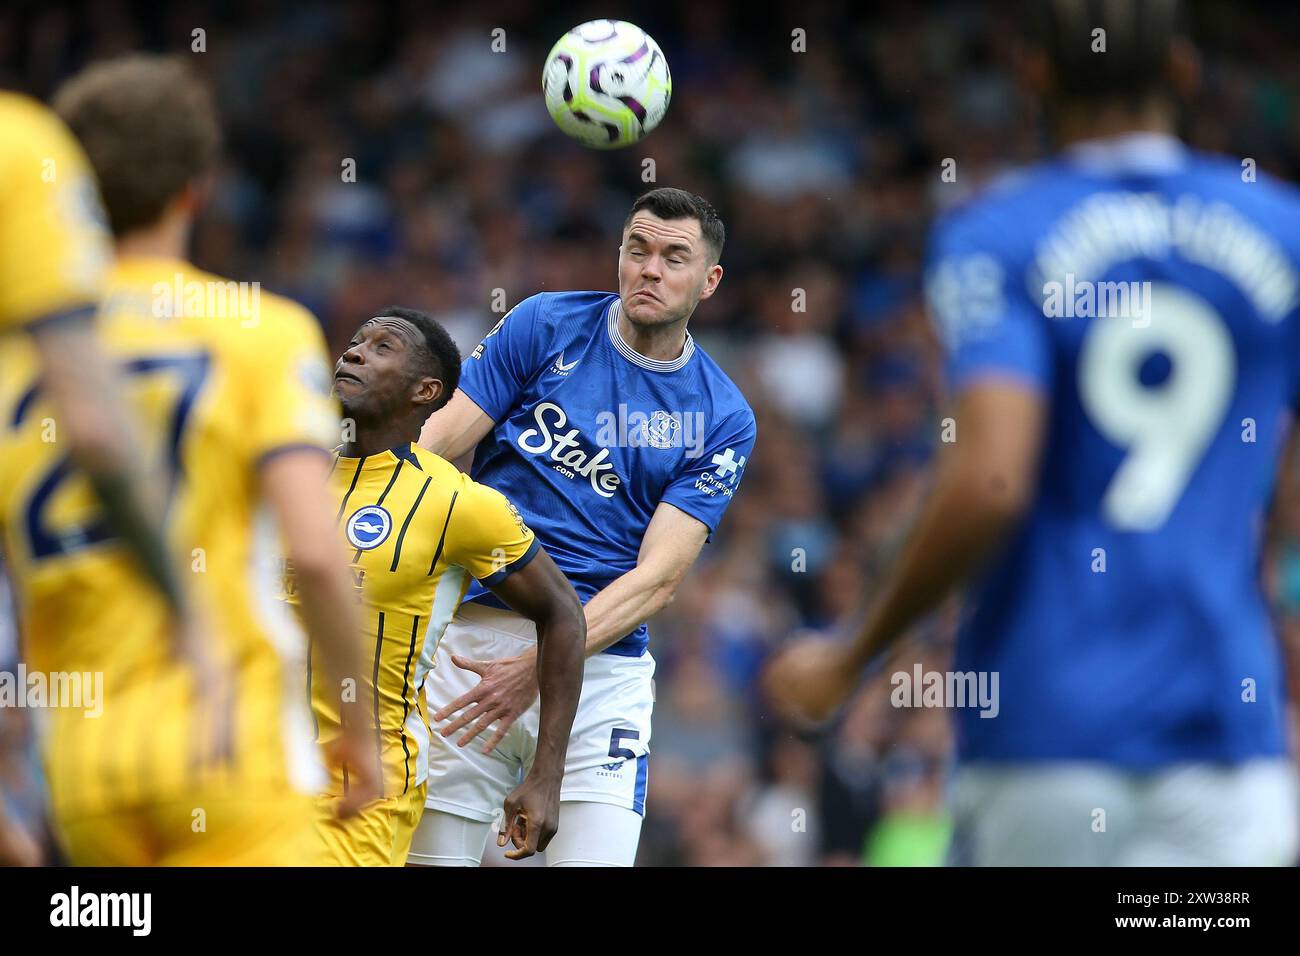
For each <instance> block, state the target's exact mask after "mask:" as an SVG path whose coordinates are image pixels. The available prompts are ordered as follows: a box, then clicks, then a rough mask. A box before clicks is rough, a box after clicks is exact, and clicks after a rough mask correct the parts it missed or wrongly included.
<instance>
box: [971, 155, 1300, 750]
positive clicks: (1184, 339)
mask: <svg viewBox="0 0 1300 956" xmlns="http://www.w3.org/2000/svg"><path fill="white" fill-rule="evenodd" d="M1291 203H1292V201H1291V200H1290V199H1289V198H1287V199H1285V201H1283V197H1282V196H1281V195H1278V194H1275V193H1274V192H1273V187H1271V186H1269V185H1267V184H1264V183H1254V182H1243V180H1242V177H1241V169H1240V167H1235V166H1231V165H1228V164H1227V163H1225V162H1223V161H1220V160H1217V159H1213V158H1208V157H1199V156H1196V155H1195V154H1191V153H1184V154H1183V155H1181V156H1170V157H1169V162H1168V163H1167V164H1162V163H1156V164H1155V165H1154V167H1152V168H1143V164H1142V163H1140V162H1139V163H1137V164H1136V168H1134V167H1133V166H1130V165H1128V164H1124V163H1120V164H1119V165H1118V168H1114V169H1105V168H1094V167H1092V166H1090V165H1088V164H1083V165H1082V166H1081V165H1076V164H1074V163H1069V164H1057V165H1055V166H1054V167H1052V168H1051V169H1050V170H1049V172H1048V174H1046V175H1043V176H1042V178H1041V179H1040V185H1039V186H1038V187H1037V188H1034V189H1026V190H1022V191H1021V193H1020V195H1019V198H1018V200H1016V201H1015V202H1012V203H1009V204H1008V205H1007V206H1005V207H1004V208H1003V209H1001V210H1000V214H1001V215H1002V216H1004V218H1005V220H1006V222H1007V226H1008V228H1007V235H1008V237H1009V243H1011V244H1013V245H1014V246H1015V251H1014V252H1011V251H1009V254H1008V255H1007V256H1006V257H1005V259H1004V260H1003V263H1004V265H1007V266H1008V267H1010V268H1012V269H1013V270H1015V272H1014V274H1013V276H1012V282H1011V285H1012V286H1013V287H1016V286H1017V285H1019V287H1020V288H1023V290H1024V291H1023V295H1024V296H1025V301H1026V302H1027V303H1028V305H1027V306H1026V308H1027V310H1028V311H1030V312H1032V313H1034V314H1035V317H1036V320H1037V321H1040V322H1041V323H1042V324H1043V326H1044V328H1045V330H1046V336H1045V341H1046V343H1047V347H1048V349H1049V352H1050V355H1049V356H1048V359H1049V361H1050V368H1051V379H1052V383H1053V385H1052V390H1051V394H1050V410H1049V422H1048V430H1047V435H1046V445H1045V448H1044V451H1043V459H1042V472H1041V480H1040V485H1039V488H1040V491H1039V497H1038V500H1037V502H1036V504H1035V506H1034V508H1033V511H1032V513H1031V515H1030V517H1029V519H1028V520H1027V521H1026V522H1025V523H1024V525H1023V526H1022V528H1021V530H1020V532H1019V533H1018V535H1017V536H1016V538H1015V540H1014V541H1013V543H1012V545H1011V547H1010V548H1009V550H1008V552H1007V555H1006V556H1005V558H1004V559H1003V560H1002V561H1001V562H1000V563H999V564H998V565H997V566H996V568H995V570H994V572H993V573H992V575H991V576H990V578H989V580H988V582H987V583H986V585H985V588H984V590H983V591H982V593H981V595H980V597H979V599H978V601H977V605H978V606H977V609H976V611H975V617H974V619H973V620H972V621H971V622H970V624H969V625H968V628H967V633H966V639H965V640H964V641H963V644H962V647H961V651H960V653H959V660H958V667H959V668H963V667H967V666H970V667H973V668H977V669H988V670H998V671H999V672H1000V673H1001V675H1002V686H1003V689H1004V701H1005V705H1004V707H1003V711H1002V714H1001V717H1000V720H998V721H989V720H980V719H976V716H975V715H973V714H963V715H962V716H963V726H964V729H965V730H966V732H967V736H968V737H969V738H970V739H972V740H974V741H975V742H976V747H975V748H974V749H975V750H976V751H977V752H981V753H983V754H985V755H988V756H997V755H999V754H1001V755H1003V756H1022V757H1023V756H1025V755H1033V754H1034V752H1035V748H1037V747H1038V746H1039V738H1040V737H1041V735H1037V734H1035V732H1034V731H1033V730H1032V727H1033V726H1034V725H1035V724H1041V723H1042V722H1043V721H1042V718H1043V715H1044V714H1051V715H1053V718H1052V721H1051V722H1053V723H1054V727H1055V729H1054V732H1053V735H1052V739H1053V741H1061V740H1065V741H1069V744H1068V746H1069V747H1071V748H1073V750H1074V752H1075V753H1076V755H1080V756H1081V755H1087V754H1092V755H1096V756H1104V757H1107V758H1109V759H1117V760H1120V761H1121V762H1126V763H1132V764H1135V765H1147V764H1152V763H1159V762H1161V761H1162V760H1165V759H1172V758H1173V757H1175V756H1178V755H1182V756H1185V757H1188V758H1191V757H1196V756H1204V757H1212V758H1214V759H1230V758H1234V757H1236V756H1239V755H1243V754H1246V753H1252V752H1261V751H1268V752H1271V751H1273V750H1276V749H1278V748H1279V747H1280V731H1279V729H1278V726H1279V721H1278V708H1279V707H1280V699H1281V694H1282V688H1281V686H1280V683H1281V677H1280V672H1279V670H1278V667H1277V661H1276V655H1275V648H1274V646H1273V641H1272V639H1271V635H1270V634H1269V625H1268V621H1267V616H1266V612H1265V609H1264V604H1263V600H1262V596H1261V594H1260V590H1259V586H1258V581H1257V569H1258V545H1259V538H1260V530H1261V529H1260V522H1261V520H1262V518H1263V512H1264V508H1265V506H1266V504H1267V501H1268V496H1269V493H1270V489H1271V485H1272V480H1273V475H1274V471H1275V468H1276V462H1277V457H1278V450H1279V446H1280V443H1281V441H1282V440H1283V438H1284V437H1285V436H1284V435H1283V433H1282V429H1283V427H1284V425H1285V424H1286V423H1287V421H1288V420H1289V419H1288V416H1287V414H1286V412H1287V409H1288V407H1289V406H1290V403H1291V401H1292V399H1293V396H1294V394H1295V386H1296V374H1295V370H1296V368H1297V363H1296V356H1297V354H1298V353H1297V350H1296V344H1297V343H1296V331H1297V330H1296V328H1295V319H1294V315H1293V312H1294V310H1295V307H1296V304H1297V301H1300V274H1298V273H1297V270H1296V266H1295V263H1294V262H1293V261H1292V259H1291V256H1292V255H1293V254H1294V247H1293V246H1292V245H1291V243H1290V240H1289V239H1288V238H1287V236H1288V235H1289V233H1290V232H1291V231H1292V226H1291V225H1290V224H1289V223H1287V222H1285V221H1284V219H1283V218H1282V217H1284V216H1285V215H1288V213H1287V212H1286V210H1288V209H1290V211H1291V213H1294V212H1295V207H1294V206H1293V205H1291ZM1017 280H1019V281H1017ZM1013 294H1014V293H1013ZM1155 671H1161V672H1163V673H1164V676H1165V678H1167V679H1162V680H1160V681H1156V682H1154V683H1153V682H1151V675H1152V674H1153V673H1154V672H1155ZM1174 672H1178V673H1179V674H1180V676H1179V678H1178V679H1174V678H1173V674H1174ZM1247 680H1248V681H1250V682H1252V685H1253V686H1257V687H1258V691H1257V693H1258V694H1259V695H1260V696H1258V697H1257V698H1254V699H1253V700H1252V703H1254V704H1255V705H1254V706H1253V709H1252V708H1250V707H1247V706H1246V705H1245V704H1243V697H1242V695H1243V686H1244V685H1243V681H1247ZM1008 687H1012V688H1014V692H1012V693H1007V692H1006V690H1007V688H1008ZM1117 701H1128V704H1127V705H1126V706H1124V707H1119V706H1116V702H1117ZM1255 701H1258V703H1255ZM967 718H969V719H967ZM1058 720H1059V722H1057V721H1058ZM993 724H998V725H999V726H998V728H997V729H996V730H995V729H993V728H992V725H993ZM1017 727H1020V728H1021V730H1019V731H1017V730H1016V728H1017ZM1134 727H1143V728H1146V729H1147V731H1146V732H1140V733H1133V732H1132V730H1133V728H1134ZM1017 736H1020V737H1021V740H1020V741H1019V742H1017V741H1016V737H1017ZM1041 740H1042V741H1046V740H1047V738H1046V737H1042V738H1041ZM1117 741H1129V743H1128V744H1126V745H1123V746H1120V745H1119V744H1117V743H1116V742H1117ZM1002 748H1005V749H1002Z"/></svg>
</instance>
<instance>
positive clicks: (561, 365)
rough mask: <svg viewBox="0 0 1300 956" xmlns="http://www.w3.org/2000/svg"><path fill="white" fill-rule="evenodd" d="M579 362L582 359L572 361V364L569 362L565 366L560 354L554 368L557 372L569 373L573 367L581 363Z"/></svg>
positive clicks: (562, 355) (562, 354)
mask: <svg viewBox="0 0 1300 956" xmlns="http://www.w3.org/2000/svg"><path fill="white" fill-rule="evenodd" d="M581 361H582V359H574V360H573V361H572V362H570V363H569V364H568V365H565V364H564V353H563V352H561V353H560V357H559V358H557V359H556V360H555V368H556V370H557V371H560V372H569V371H572V370H573V368H574V367H575V366H576V365H577V364H578V363H579V362H581Z"/></svg>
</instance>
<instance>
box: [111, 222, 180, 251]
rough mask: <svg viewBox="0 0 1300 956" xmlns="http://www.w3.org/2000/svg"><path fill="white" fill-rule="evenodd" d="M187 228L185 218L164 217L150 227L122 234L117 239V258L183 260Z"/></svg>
mask: <svg viewBox="0 0 1300 956" xmlns="http://www.w3.org/2000/svg"><path fill="white" fill-rule="evenodd" d="M189 226H190V224H189V220H188V219H187V218H186V217H183V216H179V215H164V216H163V217H162V218H161V219H159V220H158V221H157V222H156V223H154V224H153V225H151V226H145V227H143V228H141V229H133V230H131V231H130V232H127V233H124V234H123V235H121V236H118V237H117V243H116V247H117V255H118V258H121V259H184V258H185V247H186V245H187V243H188V240H189Z"/></svg>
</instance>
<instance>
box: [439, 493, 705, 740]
mask: <svg viewBox="0 0 1300 956" xmlns="http://www.w3.org/2000/svg"><path fill="white" fill-rule="evenodd" d="M708 535H709V529H708V528H707V527H705V525H704V524H703V523H702V522H700V521H698V520H697V519H695V518H693V517H691V516H690V515H688V514H687V513H686V512H684V511H682V510H681V509H680V508H676V507H674V506H673V505H670V504H668V503H666V502H664V503H661V504H660V505H659V507H658V508H657V509H655V513H654V517H652V518H651V519H650V524H649V525H648V526H647V527H646V533H645V537H644V538H643V539H642V541H641V550H640V553H639V555H638V559H637V566H636V567H635V568H633V569H632V570H631V571H629V572H627V573H626V574H624V575H622V576H621V577H619V578H616V579H615V580H614V581H613V582H611V583H610V585H609V586H608V587H606V588H605V589H604V590H602V591H600V592H599V593H598V594H596V595H595V596H594V597H593V598H592V599H591V600H590V601H588V602H587V605H586V608H585V614H586V628H587V630H586V634H587V637H586V649H585V654H586V656H587V657H590V656H592V655H593V654H599V653H600V652H601V651H603V650H604V649H605V648H607V647H609V646H610V645H612V644H614V643H615V642H616V641H618V640H619V639H620V638H622V637H623V636H624V635H626V634H629V633H631V632H632V631H634V630H636V629H637V628H638V627H640V626H641V624H642V623H644V622H645V621H647V620H649V619H650V618H651V617H653V616H654V615H655V614H657V613H659V611H661V610H663V609H664V608H665V607H667V606H668V603H669V602H670V601H671V600H672V599H673V595H674V594H675V593H676V591H677V587H678V585H680V584H681V581H682V578H683V577H685V576H686V572H687V571H688V570H689V569H690V567H691V565H692V564H694V563H695V559H696V558H697V557H699V554H700V549H701V548H702V547H704V542H705V540H706V539H707V538H708ZM548 560H549V559H548ZM512 577H513V576H512ZM501 596H502V598H503V599H504V597H505V596H504V595H501ZM507 603H509V602H507ZM512 606H513V605H512ZM516 610H518V609H516ZM534 656H535V655H534V654H532V653H526V654H520V655H519V656H518V657H510V658H505V659H502V660H499V661H470V660H465V659H464V658H459V657H453V658H452V660H453V662H454V663H455V664H456V666H458V667H463V668H465V669H467V670H472V671H474V672H475V673H476V674H478V675H479V676H480V677H481V678H482V680H480V681H479V683H478V684H477V685H475V687H474V689H473V690H472V691H470V692H468V693H466V694H463V695H461V696H460V697H458V698H457V699H456V700H454V701H452V702H451V703H450V704H448V705H447V706H446V707H444V708H442V709H441V710H439V711H438V712H437V713H435V714H434V715H433V719H434V720H437V721H441V720H446V719H447V718H449V717H451V716H452V715H453V714H457V712H461V713H460V714H459V716H457V717H456V719H455V720H453V721H451V723H449V724H448V725H447V726H446V727H444V728H442V731H441V733H442V735H443V736H444V737H450V736H452V735H453V734H455V733H457V732H459V731H460V730H461V729H462V728H464V727H465V726H466V725H468V724H470V723H471V722H473V721H477V722H476V723H474V724H473V726H471V727H470V728H469V729H468V730H467V731H465V733H464V734H463V735H462V736H461V738H460V740H458V741H457V743H458V744H459V745H460V746H462V747H464V746H466V745H467V744H469V743H470V742H471V741H472V740H474V738H475V737H477V736H478V735H479V734H481V733H482V732H483V731H484V730H486V729H487V727H488V726H489V725H490V724H492V723H493V722H494V721H495V722H498V723H497V731H496V733H495V734H494V735H493V736H492V737H491V738H490V739H489V740H488V742H487V743H486V744H485V745H484V747H483V752H484V753H489V752H491V750H492V749H493V748H494V747H495V746H496V745H497V744H498V743H499V742H500V740H501V738H502V737H503V736H504V735H505V731H506V729H508V728H509V726H510V725H511V724H513V723H514V722H515V720H516V719H518V717H519V715H520V714H522V713H523V712H524V711H526V710H527V709H528V708H529V707H531V706H532V703H533V701H534V700H536V699H537V691H538V688H537V674H538V668H537V662H536V661H535V660H534V659H533V658H534ZM466 708H468V709H466ZM543 710H545V706H544V705H543Z"/></svg>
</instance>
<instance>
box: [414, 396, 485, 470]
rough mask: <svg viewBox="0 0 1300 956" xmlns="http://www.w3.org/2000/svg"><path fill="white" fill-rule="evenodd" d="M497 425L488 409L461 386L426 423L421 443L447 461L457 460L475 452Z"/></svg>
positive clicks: (421, 435) (421, 433)
mask: <svg viewBox="0 0 1300 956" xmlns="http://www.w3.org/2000/svg"><path fill="white" fill-rule="evenodd" d="M494 424H495V422H493V421H492V418H491V417H490V416H489V415H488V414H487V412H485V411H483V409H481V408H479V407H478V406H477V405H475V404H474V400H473V399H471V398H470V397H469V396H468V395H466V394H465V393H464V392H463V391H461V390H460V389H459V388H458V389H456V391H455V392H453V393H452V396H451V400H450V401H448V402H447V404H446V405H444V406H443V407H442V408H440V409H438V410H437V411H436V412H434V413H433V414H432V415H430V416H429V419H428V421H426V422H425V423H424V429H423V430H422V431H421V432H420V445H421V446H422V447H424V448H427V449H428V450H429V451H431V452H433V453H434V454H435V455H441V456H442V457H443V458H446V459H447V460H448V461H456V460H457V459H458V458H462V457H464V456H465V455H468V454H469V453H470V452H471V451H473V450H474V448H475V447H476V446H477V445H478V443H479V442H481V441H482V440H483V439H484V438H485V437H487V434H488V432H490V431H491V430H492V426H493V425H494Z"/></svg>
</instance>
